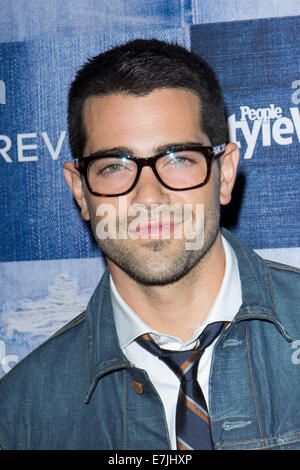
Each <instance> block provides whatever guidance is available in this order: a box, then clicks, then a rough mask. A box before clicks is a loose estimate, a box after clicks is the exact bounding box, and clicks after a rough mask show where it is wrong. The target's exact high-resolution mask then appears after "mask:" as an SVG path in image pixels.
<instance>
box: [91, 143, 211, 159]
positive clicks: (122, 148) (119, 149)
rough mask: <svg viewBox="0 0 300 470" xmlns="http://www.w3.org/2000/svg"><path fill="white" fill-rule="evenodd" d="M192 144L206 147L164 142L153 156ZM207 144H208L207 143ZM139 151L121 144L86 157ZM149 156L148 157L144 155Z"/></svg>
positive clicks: (132, 154) (154, 151)
mask: <svg viewBox="0 0 300 470" xmlns="http://www.w3.org/2000/svg"><path fill="white" fill-rule="evenodd" d="M190 146H195V147H197V146H198V147H205V145H204V144H203V143H202V142H180V143H170V144H164V145H159V146H157V147H155V148H154V149H153V155H151V156H154V157H155V156H156V155H159V154H164V153H167V152H172V151H173V152H176V151H177V150H180V149H181V148H182V147H190ZM206 146H207V145H206ZM137 154H138V152H136V151H135V150H134V148H133V147H126V146H120V147H113V148H111V149H103V150H102V149H100V150H96V152H93V153H92V154H90V155H85V156H84V157H83V158H85V157H105V156H107V155H113V156H121V155H128V156H131V157H133V156H139V155H137ZM144 158H147V157H144Z"/></svg>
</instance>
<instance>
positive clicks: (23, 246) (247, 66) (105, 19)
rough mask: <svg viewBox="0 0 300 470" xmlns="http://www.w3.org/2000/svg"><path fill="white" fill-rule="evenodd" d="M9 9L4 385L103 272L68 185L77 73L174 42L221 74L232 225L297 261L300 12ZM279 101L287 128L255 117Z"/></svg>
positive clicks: (1, 145)
mask: <svg viewBox="0 0 300 470" xmlns="http://www.w3.org/2000/svg"><path fill="white" fill-rule="evenodd" d="M6 3H8V4H6ZM276 4H277V2H276ZM0 8H1V15H0V26H1V28H0V42H1V43H2V44H0V47H1V60H0V116H1V119H0V135H1V137H0V172H1V178H0V189H1V207H2V217H1V234H0V240H1V251H0V256H1V264H0V272H1V283H0V299H1V305H0V375H3V374H4V373H6V372H7V371H8V370H9V369H10V368H11V367H12V366H13V365H14V364H15V363H16V362H18V361H19V360H20V359H21V358H22V357H24V355H26V354H27V353H29V352H30V351H31V350H32V349H33V348H35V347H36V346H37V345H38V344H40V343H41V342H42V341H43V340H44V339H46V338H47V337H49V335H51V334H52V333H53V332H54V331H56V330H57V329H58V328H59V327H61V326H62V325H63V324H65V323H66V322H67V321H68V320H70V319H71V318H73V317H74V316H75V315H77V314H79V313H80V312H81V311H82V309H84V307H85V305H86V303H87V301H88V298H89V296H90V294H91V292H92V290H93V289H94V287H95V286H96V284H97V282H98V280H99V278H100V276H101V274H102V272H103V268H104V261H103V259H102V257H101V253H99V250H98V248H97V247H96V246H95V244H94V242H93V240H92V239H91V236H90V233H89V230H88V228H87V226H86V225H85V223H84V222H83V221H82V220H81V218H80V215H79V213H78V210H77V208H76V205H75V203H74V202H73V200H72V197H71V194H70V191H69V189H68V188H67V186H66V184H65V182H64V179H63V176H62V166H63V161H64V160H67V159H70V158H71V156H70V152H69V149H68V138H67V135H66V130H67V127H66V101H67V92H68V86H69V84H70V82H71V80H72V79H73V77H74V74H75V71H76V70H77V68H78V67H79V66H80V65H81V64H82V63H83V62H84V61H85V60H86V59H87V58H88V57H91V56H93V55H95V54H98V53H99V52H101V51H103V50H105V49H107V48H109V47H111V46H113V45H116V44H119V43H122V42H124V41H126V40H129V39H133V38H135V37H157V38H162V39H166V40H168V41H175V40H176V41H178V42H180V43H181V44H183V45H185V46H186V47H188V48H192V49H194V50H196V51H197V52H200V53H201V54H202V55H204V56H205V57H206V58H207V59H208V60H209V62H210V63H211V64H212V65H213V66H214V68H215V70H216V71H217V73H218V75H219V78H220V80H221V82H222V85H223V88H224V96H225V101H226V105H227V111H228V116H229V118H230V123H231V128H232V129H234V126H235V128H236V131H235V133H234V132H233V130H232V132H233V138H234V140H236V141H239V142H240V145H241V155H242V159H241V164H240V170H239V178H238V181H237V186H236V189H235V193H234V198H233V202H232V204H231V205H230V206H229V207H228V208H227V209H226V210H225V211H224V214H223V220H224V223H225V224H226V225H227V226H229V227H230V228H231V229H232V230H233V231H235V232H236V233H237V234H238V235H239V236H240V238H242V239H243V240H244V241H245V242H246V243H248V244H249V245H250V246H252V247H253V248H254V249H258V250H259V251H260V252H261V253H262V254H263V255H264V256H267V257H271V258H274V259H277V260H279V261H283V262H289V263H291V264H294V265H300V261H299V246H300V243H299V157H298V155H299V133H300V129H299V118H298V116H299V114H297V113H299V106H298V104H299V101H300V100H299V98H300V93H299V92H297V90H299V83H298V82H297V81H299V80H300V72H299V59H298V56H297V44H299V33H298V30H299V17H297V16H296V15H297V14H299V13H300V12H299V11H297V5H296V2H289V5H287V6H285V7H283V6H282V5H281V6H279V5H276V7H275V6H274V2H271V1H267V0H266V1H265V2H261V3H260V4H259V5H257V6H256V5H255V6H254V5H253V4H252V3H251V2H239V8H237V2H236V1H234V0H231V1H230V2H225V1H217V0H214V1H213V0H210V1H208V2H205V5H204V4H202V2H201V4H200V2H199V1H191V0H190V1H187V0H186V1H171V0H170V1H165V2H160V1H154V0H152V1H139V2H137V1H136V0H131V1H125V0H118V1H117V2H114V3H113V7H112V2H107V1H92V0H90V1H88V0H85V1H81V2H74V1H73V2H70V1H64V2H62V1H54V0H52V1H49V2H39V1H35V2H32V1H29V2H28V1H26V2H25V1H12V2H5V4H4V2H2V3H1V2H0ZM116 12H117V13H116ZM283 15H294V16H293V17H291V18H283V17H282V16H283ZM261 16H280V17H281V18H277V19H271V20H262V19H256V18H259V17H261ZM249 18H255V20H250V21H249V20H248V19H249ZM230 19H235V20H247V21H235V22H228V20H230ZM212 21H213V22H215V23H214V24H204V23H211V22H212ZM216 22H217V23H216ZM87 33H88V34H87ZM293 86H294V87H295V88H293ZM270 104H274V106H275V107H280V109H281V111H282V115H281V118H285V119H283V120H281V121H279V122H277V124H275V121H276V119H277V120H278V119H280V117H279V118H276V119H274V118H272V119H270V120H269V121H266V122H261V121H259V120H258V121H257V122H256V121H255V120H252V119H250V117H249V116H252V115H251V112H252V111H251V109H252V110H254V109H255V110H258V109H259V108H267V107H269V106H270ZM241 106H244V108H243V109H244V111H243V113H244V114H243V116H241ZM246 107H248V108H246ZM291 109H293V111H291ZM278 113H279V114H280V112H279V111H278ZM252 117H253V116H252ZM241 118H242V119H241ZM287 119H288V120H287ZM234 123H235V124H234ZM274 124H275V130H274ZM268 126H269V127H268ZM256 132H257V139H255V138H254V137H255V135H256V134H255V133H256ZM234 134H235V135H234ZM251 136H252V140H251ZM246 137H247V139H248V140H247V139H246ZM278 142H279V143H278ZM247 148H248V150H247ZM252 148H253V151H252Z"/></svg>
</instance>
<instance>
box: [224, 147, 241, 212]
mask: <svg viewBox="0 0 300 470" xmlns="http://www.w3.org/2000/svg"><path fill="white" fill-rule="evenodd" d="M239 157H240V152H239V149H238V146H237V145H236V144H235V143H229V144H227V145H226V148H225V151H224V154H223V155H222V157H221V158H220V179H221V181H220V204H222V205H226V204H228V203H229V202H230V200H231V193H232V189H233V186H234V182H235V178H236V172H237V167H238V163H239Z"/></svg>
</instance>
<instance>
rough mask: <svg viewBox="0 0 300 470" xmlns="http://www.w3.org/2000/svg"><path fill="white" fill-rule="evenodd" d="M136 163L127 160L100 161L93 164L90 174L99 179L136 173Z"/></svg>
mask: <svg viewBox="0 0 300 470" xmlns="http://www.w3.org/2000/svg"><path fill="white" fill-rule="evenodd" d="M134 166H135V165H134V163H133V162H131V161H130V160H127V159H126V158H112V159H106V158H104V159H99V160H95V161H93V162H92V164H91V165H90V168H89V174H91V175H92V174H93V175H94V176H97V177H106V176H114V175H120V174H123V173H124V172H127V171H129V172H132V171H134Z"/></svg>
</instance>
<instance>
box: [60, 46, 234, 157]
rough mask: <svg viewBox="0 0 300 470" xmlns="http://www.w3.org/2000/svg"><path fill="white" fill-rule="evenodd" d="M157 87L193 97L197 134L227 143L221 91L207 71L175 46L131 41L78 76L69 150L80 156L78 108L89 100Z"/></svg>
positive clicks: (83, 140) (71, 97) (199, 61)
mask: <svg viewBox="0 0 300 470" xmlns="http://www.w3.org/2000/svg"><path fill="white" fill-rule="evenodd" d="M161 88H182V89H187V90H190V91H192V92H194V93H196V94H197V95H198V97H199V98H200V103H201V111H200V112H201V114H200V116H199V118H200V122H201V126H202V130H203V132H204V133H205V134H206V135H207V136H208V137H209V139H210V141H211V143H212V145H219V144H222V143H227V140H228V134H227V120H226V115H225V109H224V103H223V98H222V93H221V88H220V85H219V83H218V80H217V78H216V75H215V73H214V71H213V70H212V68H211V67H210V66H209V65H208V64H207V63H206V62H205V61H204V60H203V59H202V58H201V57H199V56H198V55H197V54H195V53H193V52H190V51H188V50H187V49H185V48H184V47H182V46H180V45H178V44H170V43H166V42H164V41H159V40H157V39H148V40H146V39H136V40H133V41H130V42H127V43H126V44H123V45H121V46H118V47H115V48H113V49H111V50H108V51H106V52H104V53H102V54H99V55H98V56H96V57H93V58H92V59H89V60H88V61H87V63H86V64H84V65H83V67H82V68H81V69H80V70H79V71H78V72H77V75H76V77H75V79H74V81H73V83H72V84H71V87H70V91H69V102H68V129H69V141H70V148H71V152H72V155H73V157H74V158H77V157H81V156H82V153H83V150H84V147H85V144H86V135H85V129H84V126H83V119H82V109H83V105H84V101H85V100H86V99H87V98H88V97H90V96H106V95H111V94H113V93H125V94H129V95H130V94H131V95H135V96H145V95H147V94H148V93H150V92H151V91H153V90H156V89H161Z"/></svg>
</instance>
